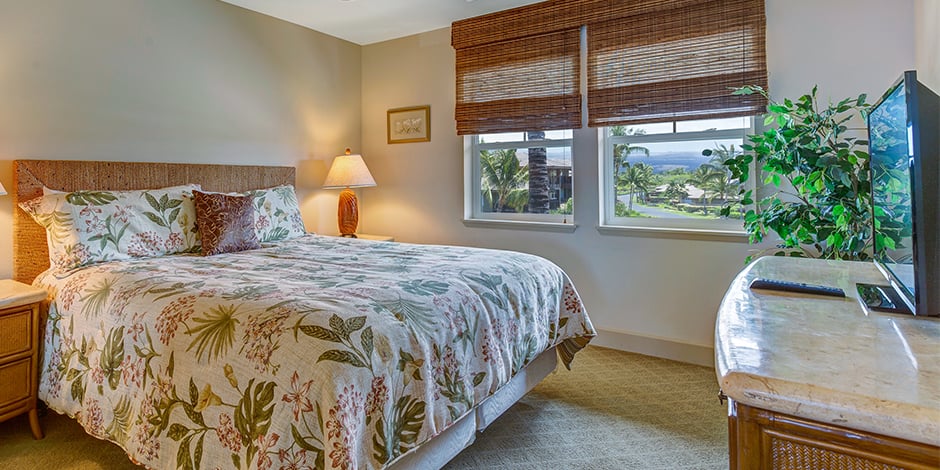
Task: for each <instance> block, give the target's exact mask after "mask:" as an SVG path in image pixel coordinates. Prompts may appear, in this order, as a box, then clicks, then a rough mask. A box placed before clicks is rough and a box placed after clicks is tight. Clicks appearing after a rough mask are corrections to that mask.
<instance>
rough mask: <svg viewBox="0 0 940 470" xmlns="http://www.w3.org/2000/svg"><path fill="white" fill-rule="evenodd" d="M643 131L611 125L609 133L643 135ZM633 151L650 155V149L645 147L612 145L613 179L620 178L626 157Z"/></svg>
mask: <svg viewBox="0 0 940 470" xmlns="http://www.w3.org/2000/svg"><path fill="white" fill-rule="evenodd" d="M645 133H646V131H644V130H642V129H634V128H628V127H626V126H613V127H611V128H610V135H612V136H617V137H624V136H628V135H643V134H645ZM634 153H638V154H643V155H646V156H647V157H648V156H650V150H649V149H648V148H646V147H640V146H639V145H630V144H616V145H614V181H617V180H618V178H620V170H621V169H623V168H624V166H625V165H626V164H627V157H629V156H630V155H632V154H634Z"/></svg>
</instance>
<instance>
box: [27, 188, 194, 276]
mask: <svg viewBox="0 0 940 470" xmlns="http://www.w3.org/2000/svg"><path fill="white" fill-rule="evenodd" d="M196 189H199V186H198V185H186V186H173V187H169V188H162V189H150V190H137V191H76V192H71V193H52V194H46V195H44V196H40V197H38V198H35V199H31V200H29V201H26V202H23V203H20V207H21V208H22V209H23V210H24V211H26V213H28V214H29V215H31V216H32V217H33V219H34V220H35V221H36V222H37V223H38V224H39V225H42V226H43V227H45V229H46V240H47V243H48V244H49V262H50V264H51V265H52V266H53V267H55V268H63V269H69V268H75V267H78V266H84V265H86V264H91V263H97V262H101V261H110V260H120V259H129V258H137V257H147V256H161V255H165V254H173V253H184V252H193V251H198V250H199V235H198V233H197V232H196V227H195V223H196V209H195V206H194V205H193V201H192V192H193V190H196ZM184 196H185V197H184Z"/></svg>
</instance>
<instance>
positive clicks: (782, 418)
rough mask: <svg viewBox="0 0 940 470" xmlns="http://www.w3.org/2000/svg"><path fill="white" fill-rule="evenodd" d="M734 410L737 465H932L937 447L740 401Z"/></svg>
mask: <svg viewBox="0 0 940 470" xmlns="http://www.w3.org/2000/svg"><path fill="white" fill-rule="evenodd" d="M729 410H730V411H729V414H728V441H729V442H728V444H729V448H730V450H731V452H730V454H731V455H730V456H731V461H730V465H729V466H730V468H731V469H732V470H758V469H774V470H806V469H817V468H818V469H826V470H841V469H846V470H849V469H852V470H854V469H865V470H882V469H883V470H895V469H908V470H922V469H923V470H927V469H936V468H938V465H940V453H938V449H937V447H934V446H930V445H927V444H921V443H918V442H912V441H907V440H903V439H896V438H892V437H888V436H882V435H878V434H873V433H869V432H864V431H858V430H853V429H848V428H844V427H841V426H835V425H831V424H825V423H820V422H817V421H812V420H808V419H804V418H797V417H794V416H790V415H786V414H783V413H776V412H773V411H768V410H764V409H760V408H754V407H750V406H747V405H742V404H739V403H735V402H734V400H731V403H730V409H729Z"/></svg>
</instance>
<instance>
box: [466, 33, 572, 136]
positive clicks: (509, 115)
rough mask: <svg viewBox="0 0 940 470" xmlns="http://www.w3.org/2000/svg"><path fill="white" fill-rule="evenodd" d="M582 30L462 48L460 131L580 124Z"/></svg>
mask: <svg viewBox="0 0 940 470" xmlns="http://www.w3.org/2000/svg"><path fill="white" fill-rule="evenodd" d="M579 45H580V34H579V31H578V30H577V29H572V30H567V31H558V32H551V33H548V34H540V35H535V36H528V37H524V38H518V39H509V40H503V41H499V42H494V43H488V44H482V45H478V46H474V47H467V48H462V49H457V52H456V54H457V106H456V118H457V133H458V134H461V135H463V134H487V133H495V132H515V131H526V130H553V129H572V128H577V127H581V92H580V87H581V75H580V70H581V69H580V61H579V51H580V47H579Z"/></svg>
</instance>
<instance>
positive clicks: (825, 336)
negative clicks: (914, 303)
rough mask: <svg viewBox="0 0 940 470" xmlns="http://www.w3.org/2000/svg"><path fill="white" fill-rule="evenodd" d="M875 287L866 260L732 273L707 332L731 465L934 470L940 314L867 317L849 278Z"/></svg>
mask: <svg viewBox="0 0 940 470" xmlns="http://www.w3.org/2000/svg"><path fill="white" fill-rule="evenodd" d="M755 278H772V279H781V280H788V281H793V282H803V283H807V284H824V285H829V286H834V287H840V288H842V289H843V290H844V291H845V293H846V298H843V299H840V298H833V297H820V296H814V295H807V294H798V293H790V292H776V291H762V290H751V289H749V288H748V285H749V284H750V282H751V281H752V280H753V279H755ZM886 282H887V280H886V279H885V278H884V275H883V274H882V273H881V272H880V271H879V270H878V269H877V267H876V266H875V265H874V263H863V262H853V261H828V260H817V259H805V258H782V257H773V256H769V257H764V258H760V259H758V260H757V261H755V262H754V263H752V264H751V265H750V266H748V267H747V268H745V270H744V271H742V272H741V273H740V274H739V275H738V276H737V277H736V278H735V280H734V282H732V284H731V287H730V288H729V289H728V292H727V293H726V294H725V298H724V300H723V301H722V303H721V306H720V308H719V311H718V318H717V323H716V327H715V362H716V367H717V375H718V380H719V383H720V386H721V389H722V392H723V394H724V395H725V396H727V397H728V398H729V408H728V439H729V451H730V454H729V457H730V468H731V469H765V468H774V469H801V470H812V469H827V470H832V469H844V468H845V469H847V468H877V469H891V468H899V467H900V468H906V469H921V468H940V361H938V360H937V358H938V357H937V344H940V319H938V318H921V317H914V316H898V315H888V314H884V313H880V312H877V311H870V312H866V311H865V309H864V308H863V306H862V304H861V303H860V301H859V300H858V293H857V291H856V289H855V284H856V283H863V284H876V285H877V284H885V283H886Z"/></svg>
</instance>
